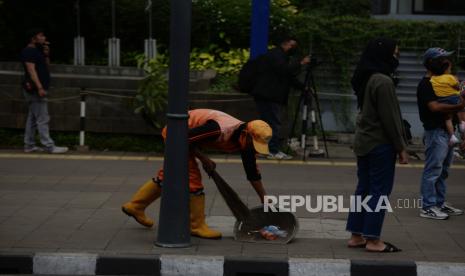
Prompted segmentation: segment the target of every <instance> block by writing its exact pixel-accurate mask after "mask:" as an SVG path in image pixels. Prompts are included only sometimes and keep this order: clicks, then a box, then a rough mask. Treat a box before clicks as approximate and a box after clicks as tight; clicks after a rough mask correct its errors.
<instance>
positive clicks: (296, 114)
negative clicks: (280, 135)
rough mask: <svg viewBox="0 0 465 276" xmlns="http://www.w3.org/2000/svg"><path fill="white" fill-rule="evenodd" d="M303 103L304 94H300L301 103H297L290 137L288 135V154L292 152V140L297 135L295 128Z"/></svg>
mask: <svg viewBox="0 0 465 276" xmlns="http://www.w3.org/2000/svg"><path fill="white" fill-rule="evenodd" d="M302 101H303V94H300V96H299V101H298V102H297V106H296V109H295V114H294V120H293V121H292V125H291V131H290V132H289V135H288V147H287V149H286V154H288V153H289V151H290V148H291V147H290V145H291V139H292V138H293V137H294V135H295V127H296V125H297V119H298V118H299V111H300V106H301V105H302Z"/></svg>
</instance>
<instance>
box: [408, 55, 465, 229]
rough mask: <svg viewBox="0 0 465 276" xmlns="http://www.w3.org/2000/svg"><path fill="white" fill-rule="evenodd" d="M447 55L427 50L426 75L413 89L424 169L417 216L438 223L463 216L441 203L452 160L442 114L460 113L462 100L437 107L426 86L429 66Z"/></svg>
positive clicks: (458, 211)
mask: <svg viewBox="0 0 465 276" xmlns="http://www.w3.org/2000/svg"><path fill="white" fill-rule="evenodd" d="M451 54H452V52H447V51H445V50H444V49H441V48H430V49H428V50H427V51H426V52H425V54H424V56H423V64H424V66H425V67H426V69H427V73H426V75H425V77H424V78H423V79H422V80H421V81H420V83H419V84H418V87H417V101H418V109H419V113H420V120H421V121H422V123H423V128H424V129H425V134H424V143H425V167H424V169H423V176H422V179H421V197H422V203H423V208H422V210H421V213H420V216H421V217H424V218H430V219H440V220H442V219H447V218H448V217H449V216H450V215H461V214H463V211H462V210H460V209H457V208H454V207H452V206H451V205H450V204H447V203H446V202H445V199H446V178H447V176H448V173H449V167H450V165H451V163H452V159H453V147H451V146H449V134H448V133H447V130H446V124H445V118H444V114H446V113H452V112H457V111H459V110H462V109H463V108H464V107H465V99H462V102H461V103H460V104H457V105H450V104H444V103H439V102H438V101H437V100H438V98H437V96H436V95H435V94H434V90H433V86H432V84H431V82H430V78H431V76H432V75H433V74H432V71H434V70H432V69H433V66H435V64H436V63H438V61H440V60H441V59H445V58H447V57H448V56H450V55H451ZM439 63H440V62H439ZM462 147H463V144H462Z"/></svg>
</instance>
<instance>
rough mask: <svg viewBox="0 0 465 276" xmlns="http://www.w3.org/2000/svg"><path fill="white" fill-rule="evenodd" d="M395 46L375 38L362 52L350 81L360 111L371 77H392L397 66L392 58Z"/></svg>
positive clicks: (389, 40)
mask: <svg viewBox="0 0 465 276" xmlns="http://www.w3.org/2000/svg"><path fill="white" fill-rule="evenodd" d="M396 45H397V41H395V40H392V39H387V38H377V39H373V40H371V41H370V42H369V43H368V45H367V46H366V48H365V50H364V51H363V53H362V56H361V57H360V61H359V62H358V64H357V68H356V69H355V72H354V75H353V77H352V80H351V83H352V88H353V89H354V91H355V95H356V96H357V103H358V108H359V109H362V106H363V95H364V93H365V88H366V85H367V82H368V79H369V78H370V77H371V75H373V74H375V73H381V74H384V75H387V76H389V77H392V74H393V73H394V71H395V70H396V68H397V66H398V65H399V61H398V60H397V58H395V57H394V51H395V49H396Z"/></svg>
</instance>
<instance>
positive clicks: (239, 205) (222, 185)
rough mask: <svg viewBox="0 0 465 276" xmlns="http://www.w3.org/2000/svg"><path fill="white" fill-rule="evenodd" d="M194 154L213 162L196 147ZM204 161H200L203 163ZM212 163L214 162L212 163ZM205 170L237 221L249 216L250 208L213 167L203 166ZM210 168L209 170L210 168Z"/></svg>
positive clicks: (202, 159) (203, 159)
mask: <svg viewBox="0 0 465 276" xmlns="http://www.w3.org/2000/svg"><path fill="white" fill-rule="evenodd" d="M194 153H195V155H196V156H197V157H198V158H199V159H200V160H201V161H202V162H204V161H207V162H210V163H213V161H211V160H210V159H209V158H208V157H206V156H205V155H204V154H203V153H201V152H200V151H199V150H198V149H195V150H194ZM203 164H204V163H202V165H203ZM213 164H214V163H213ZM203 168H204V170H205V172H206V173H207V174H208V175H209V176H210V177H211V178H213V181H214V182H215V184H216V187H217V188H218V191H219V192H220V194H221V196H222V197H223V199H224V201H225V202H226V205H228V207H229V209H230V210H231V212H232V213H233V215H234V217H236V219H237V220H239V221H244V220H245V219H247V218H248V217H249V216H250V210H249V208H247V205H245V204H244V202H242V200H241V198H240V197H239V195H238V194H237V193H236V192H235V191H234V189H233V188H232V187H231V186H229V185H228V183H226V181H225V180H224V179H223V178H222V177H221V176H220V175H219V174H218V172H217V171H216V170H215V168H206V166H203ZM210 169H211V170H210Z"/></svg>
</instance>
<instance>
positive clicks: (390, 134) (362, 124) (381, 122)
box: [354, 73, 407, 156]
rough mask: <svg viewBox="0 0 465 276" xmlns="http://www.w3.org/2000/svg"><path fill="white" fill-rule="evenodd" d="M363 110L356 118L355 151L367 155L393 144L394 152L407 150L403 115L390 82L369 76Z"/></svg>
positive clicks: (386, 77) (376, 76)
mask: <svg viewBox="0 0 465 276" xmlns="http://www.w3.org/2000/svg"><path fill="white" fill-rule="evenodd" d="M363 100H364V103H363V108H362V110H361V111H360V113H359V114H358V116H357V128H356V130H355V141H354V152H355V154H356V155H357V156H364V155H367V154H368V153H369V152H370V151H371V150H372V149H374V148H375V147H376V146H379V145H383V144H392V145H394V148H395V149H396V151H397V152H401V151H402V150H405V149H406V148H407V139H406V135H405V129H404V124H403V122H402V114H401V111H400V107H399V100H398V99H397V95H396V88H395V86H394V82H393V80H392V79H391V78H390V77H388V76H386V75H384V74H380V73H375V74H373V75H371V76H370V78H369V79H368V82H367V84H366V87H365V93H364V97H363Z"/></svg>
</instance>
